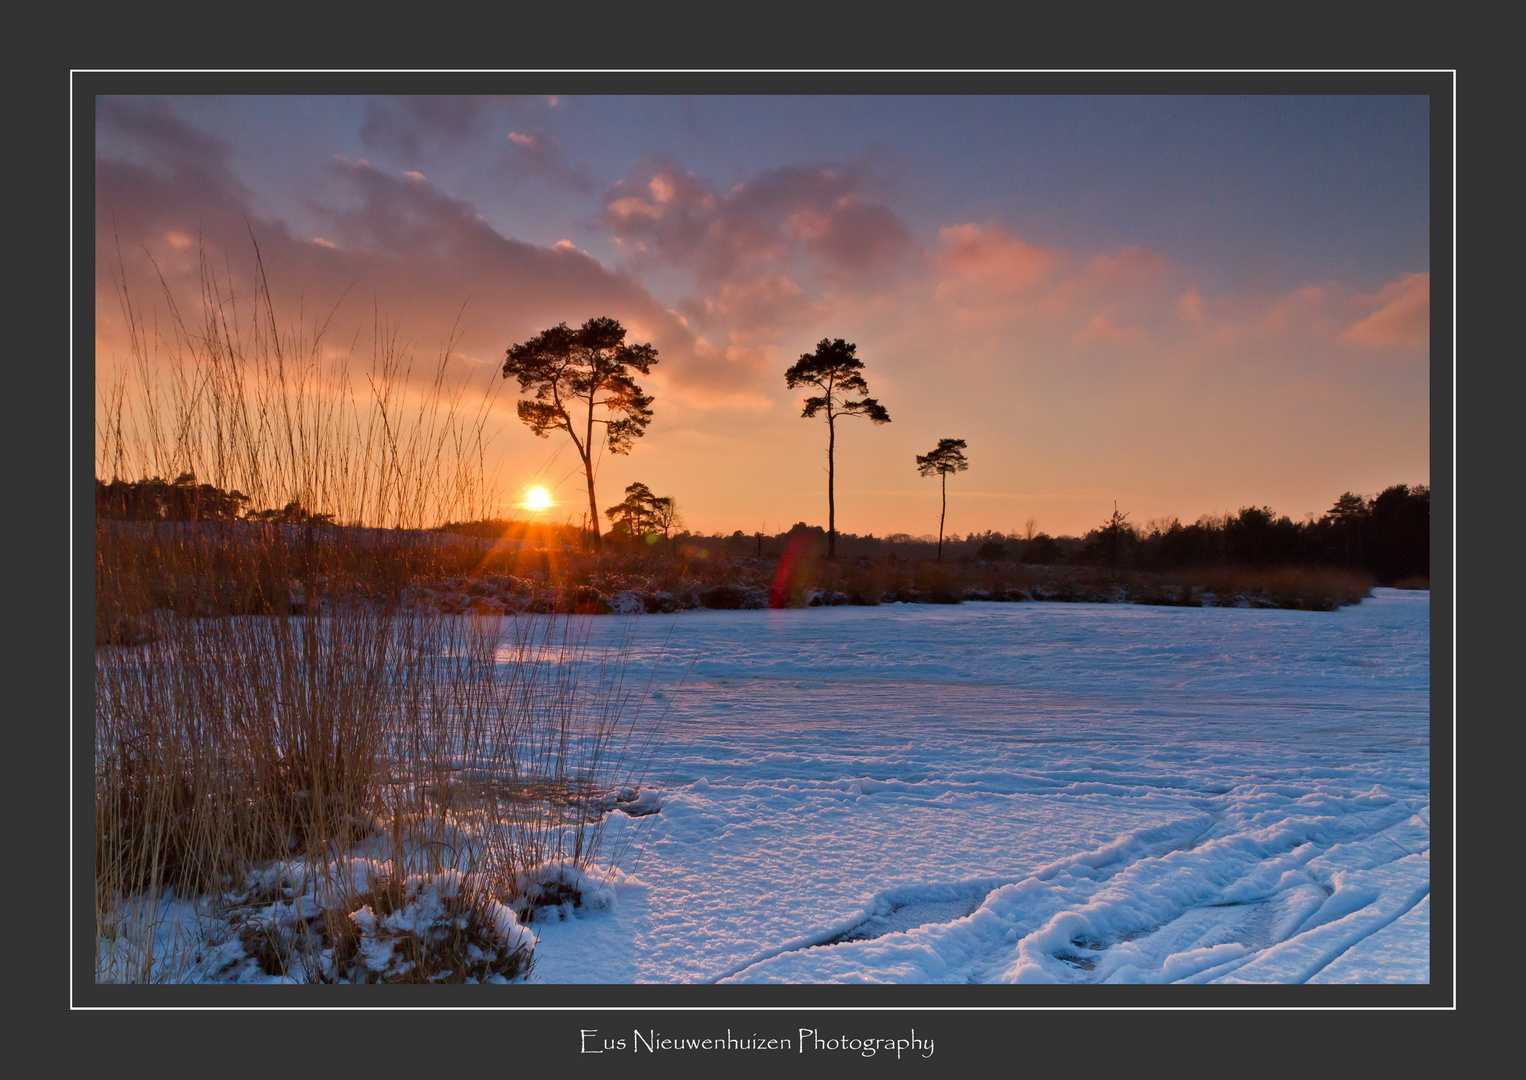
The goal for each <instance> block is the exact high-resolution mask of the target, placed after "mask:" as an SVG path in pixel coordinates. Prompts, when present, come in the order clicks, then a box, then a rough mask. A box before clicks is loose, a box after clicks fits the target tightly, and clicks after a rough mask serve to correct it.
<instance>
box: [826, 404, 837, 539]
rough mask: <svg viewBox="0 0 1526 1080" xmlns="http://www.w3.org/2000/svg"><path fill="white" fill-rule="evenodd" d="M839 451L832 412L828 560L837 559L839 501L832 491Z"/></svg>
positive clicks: (829, 446) (828, 455)
mask: <svg viewBox="0 0 1526 1080" xmlns="http://www.w3.org/2000/svg"><path fill="white" fill-rule="evenodd" d="M836 449H837V424H836V421H835V418H834V417H833V416H832V414H831V412H830V411H829V412H828V413H827V558H829V559H835V558H837V501H836V496H835V494H834V492H833V490H832V484H833V480H834V479H835V478H836V473H835V464H834V462H833V460H832V456H833V453H834V452H835V451H836Z"/></svg>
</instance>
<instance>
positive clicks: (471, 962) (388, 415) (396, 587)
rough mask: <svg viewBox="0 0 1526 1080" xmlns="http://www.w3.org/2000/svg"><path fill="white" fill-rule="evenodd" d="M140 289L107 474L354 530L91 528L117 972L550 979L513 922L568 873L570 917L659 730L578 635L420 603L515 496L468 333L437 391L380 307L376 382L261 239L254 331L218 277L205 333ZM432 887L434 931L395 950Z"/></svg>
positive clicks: (102, 928)
mask: <svg viewBox="0 0 1526 1080" xmlns="http://www.w3.org/2000/svg"><path fill="white" fill-rule="evenodd" d="M118 268H119V271H120V263H119V267H118ZM125 281H126V278H125V274H122V275H120V276H119V277H118V293H119V296H120V298H121V302H122V311H123V315H124V321H125V324H126V325H127V327H128V330H129V341H130V348H129V357H128V362H127V364H126V365H125V367H123V368H121V369H119V370H118V371H117V373H116V374H115V375H110V374H108V375H106V376H105V377H103V379H102V380H101V383H100V395H99V396H100V408H99V410H98V429H97V453H98V460H97V466H98V474H99V475H102V476H107V477H112V478H117V477H121V478H135V477H149V476H171V477H173V476H178V475H181V474H184V473H190V474H193V475H194V476H195V477H197V479H198V480H200V481H202V482H209V483H212V484H214V485H216V486H217V487H219V488H222V489H224V490H229V491H233V490H237V491H239V492H241V493H242V494H244V495H247V496H248V497H249V499H250V505H251V506H253V507H261V506H282V505H288V504H291V503H295V504H297V505H298V506H300V507H302V508H305V509H306V511H307V512H309V513H310V514H322V515H327V516H328V518H330V519H331V520H332V522H333V524H330V523H327V522H326V521H325V520H324V519H318V518H312V517H308V518H306V519H305V520H302V519H299V520H298V521H297V522H296V523H288V524H281V525H272V524H255V523H251V522H246V521H239V522H151V523H140V522H116V521H100V520H98V521H97V523H96V530H95V546H96V597H97V642H98V645H99V646H100V647H98V648H97V651H96V661H95V664H96V702H95V748H94V750H95V808H96V812H95V817H96V820H95V830H94V831H95V849H96V860H95V865H96V910H97V925H98V935H97V937H98V942H99V947H98V956H97V977H98V978H101V979H112V980H130V981H142V982H156V981H170V980H177V979H185V978H218V977H225V976H227V975H228V974H229V972H230V971H232V970H233V968H234V967H236V966H237V965H238V964H243V965H244V967H246V968H247V967H248V965H249V964H253V965H254V966H255V968H257V969H258V971H259V972H261V973H263V974H264V975H267V976H277V977H286V978H294V979H305V980H312V979H322V980H334V981H378V980H380V981H462V980H464V979H471V980H475V981H482V980H485V979H488V978H502V977H514V976H518V975H523V974H525V972H526V971H527V970H528V968H529V963H530V952H529V948H530V946H531V944H532V943H533V939H530V938H528V936H527V935H524V934H522V933H521V932H520V930H519V929H518V928H516V927H515V926H514V925H513V924H514V922H515V917H516V916H513V915H509V914H506V912H511V911H516V910H517V912H518V917H528V916H529V915H530V914H531V913H532V911H533V908H534V906H535V902H536V899H537V897H541V896H542V894H545V893H546V892H547V890H551V891H552V892H556V891H557V888H558V886H557V881H558V880H559V882H560V893H559V895H558V897H557V898H558V899H567V898H568V896H569V890H570V893H571V894H574V895H572V896H571V898H572V899H576V897H575V892H576V883H577V881H579V880H580V875H581V874H582V872H583V871H584V870H585V869H590V868H595V867H596V866H597V865H599V860H600V859H601V857H604V856H607V855H608V854H609V853H606V852H603V851H601V836H602V831H603V830H602V822H603V819H604V814H605V813H606V812H607V811H608V809H609V806H610V800H611V796H610V794H609V793H610V792H611V791H618V790H619V789H620V788H622V787H625V786H629V785H630V784H632V783H637V782H639V767H640V762H641V761H642V760H644V756H643V755H644V754H645V752H646V751H647V750H648V749H649V747H648V746H647V745H646V744H645V742H644V740H645V739H646V738H648V737H649V736H650V734H651V732H652V730H654V729H651V728H643V727H641V726H640V725H639V724H638V720H639V709H638V708H635V707H633V705H632V701H631V698H632V695H631V694H630V692H629V691H628V690H627V688H626V686H625V684H624V675H623V666H622V663H621V659H620V656H619V655H616V656H615V657H614V658H613V660H611V659H610V658H609V657H607V656H603V655H597V656H596V655H592V654H590V652H589V650H588V649H587V648H586V643H585V640H584V638H583V637H582V636H581V635H580V633H579V631H578V628H577V624H576V623H575V622H574V621H571V620H566V619H563V620H560V621H558V620H555V619H538V620H536V619H529V620H521V621H519V622H513V621H510V622H505V621H503V620H501V619H500V618H498V617H480V616H457V615H445V614H441V613H439V612H438V611H434V610H430V609H429V608H428V607H427V606H425V605H419V604H417V603H415V602H414V601H415V600H416V594H417V587H418V584H419V582H421V581H423V580H426V579H429V578H430V577H432V576H437V575H438V574H439V573H440V572H441V570H442V569H443V568H444V565H445V564H446V563H448V562H449V561H450V560H453V559H459V557H460V556H459V553H458V552H452V551H450V550H449V548H448V547H447V546H443V545H442V544H440V543H439V542H438V537H437V535H436V534H430V533H427V532H424V531H422V530H424V529H425V528H427V527H428V526H429V525H431V524H434V523H437V522H443V521H446V520H449V519H451V518H452V517H456V518H472V517H480V516H482V511H483V507H484V506H486V505H487V503H488V502H489V501H490V500H489V496H490V494H491V492H490V491H489V490H488V488H487V485H486V484H485V483H484V478H483V475H482V463H483V447H484V427H485V420H486V418H487V416H488V410H489V408H490V394H484V395H482V397H481V398H473V397H472V396H471V395H470V394H469V393H468V387H467V385H466V383H465V382H464V381H452V380H451V379H450V378H449V377H448V371H449V362H448V361H449V356H450V351H451V348H452V344H453V342H447V343H446V345H445V347H444V349H443V350H442V353H441V356H440V359H439V361H438V363H437V364H436V365H435V366H434V368H433V370H432V371H430V372H427V373H425V375H424V377H423V378H422V379H415V377H414V370H413V363H412V354H411V352H410V351H409V350H407V349H405V348H404V347H403V346H402V345H401V344H400V341H399V338H398V336H397V334H396V332H395V331H394V330H391V329H388V328H387V327H385V326H384V325H383V323H382V320H381V319H380V318H379V317H378V318H377V319H376V320H375V322H374V325H373V331H374V332H373V353H372V359H371V364H370V369H369V372H368V373H367V375H366V378H365V390H364V393H362V392H361V391H360V389H359V387H357V386H356V385H355V384H354V383H353V382H352V379H351V377H350V375H349V374H348V372H349V370H350V367H351V362H350V361H351V358H350V357H348V356H337V357H333V356H330V355H329V354H328V352H327V350H326V346H325V345H324V332H325V328H324V326H322V325H319V326H316V327H314V328H311V329H310V330H307V331H304V330H303V329H302V328H301V327H296V328H292V327H283V326H282V325H281V324H280V322H279V320H278V318H277V314H276V309H275V304H274V302H273V301H272V299H271V295H270V290H269V287H268V284H267V282H266V280H265V277H264V269H263V266H262V265H261V264H260V261H259V258H258V249H257V248H256V250H255V273H254V281H255V286H254V289H255V295H256V301H257V302H256V304H255V305H254V307H253V309H252V310H251V311H241V310H240V308H239V305H238V303H237V301H236V298H235V295H234V292H233V289H232V288H231V286H230V285H229V284H228V283H227V282H226V281H225V280H220V279H219V278H218V277H217V276H216V275H215V274H214V273H213V272H212V270H211V268H210V267H209V266H208V264H207V263H206V261H205V259H204V260H203V265H202V277H201V282H202V288H201V296H200V309H201V312H200V313H201V319H200V321H199V323H198V324H197V325H196V326H195V327H192V326H191V325H190V324H189V323H188V321H187V320H186V319H185V318H184V317H183V316H182V314H181V309H180V308H179V307H178V306H177V304H176V302H175V298H174V297H173V296H172V295H171V292H170V289H169V287H168V286H167V285H165V286H164V287H163V296H162V305H161V306H162V308H163V309H165V310H166V311H167V312H168V318H167V327H168V329H167V331H165V332H163V333H161V332H159V331H157V330H155V331H150V329H149V327H150V325H151V322H150V320H149V319H147V318H146V317H145V315H144V313H143V311H142V310H140V309H139V308H138V307H136V306H135V305H134V303H133V302H132V298H131V296H130V294H129V291H128V289H127V287H126V284H125ZM161 281H162V279H161ZM615 854H618V853H615ZM604 865H609V862H608V859H607V858H606V859H605V862H604ZM548 867H549V868H550V869H549V870H548V869H546V868H548ZM537 868H540V869H537ZM442 875H443V876H442ZM552 879H556V880H552ZM431 890H432V891H431ZM426 893H428V895H429V897H430V898H432V900H433V901H434V902H436V907H439V908H440V912H443V913H444V914H443V915H440V912H437V913H436V914H437V915H440V918H438V919H437V920H436V922H437V923H438V925H437V926H436V927H435V931H431V933H429V934H425V933H423V932H421V931H418V930H417V927H414V928H413V929H411V930H408V931H406V932H404V931H400V930H397V929H396V926H397V925H398V922H397V916H398V914H399V912H400V911H401V910H402V909H403V908H404V906H406V905H407V904H410V903H414V902H422V899H421V898H424V897H425V894H426ZM442 898H443V899H442ZM175 900H180V901H184V902H187V903H190V902H193V901H194V903H193V907H194V908H195V910H196V913H197V915H196V918H202V919H203V922H204V921H205V919H206V918H212V919H213V921H214V922H216V921H218V920H221V921H220V923H219V925H222V926H223V927H224V928H226V927H235V928H237V933H236V934H235V935H234V937H233V938H232V939H231V940H224V941H222V942H221V943H219V941H218V940H217V939H216V936H215V935H214V936H213V937H212V938H208V937H207V936H206V934H205V933H201V932H199V931H197V930H195V929H194V927H193V926H192V924H194V923H195V921H196V919H195V918H193V919H192V920H191V922H190V923H187V922H185V920H181V922H180V923H178V924H177V925H178V926H180V928H181V932H182V935H183V937H184V938H185V940H184V941H180V942H176V941H174V940H173V937H174V935H173V934H171V935H168V936H167V935H166V933H165V928H166V924H165V921H164V920H165V915H164V913H165V911H166V907H165V905H166V904H167V903H170V902H172V901H175ZM441 903H443V905H444V906H443V907H440V904H441ZM304 905H305V907H304ZM442 919H443V921H441V920H442ZM368 920H369V921H368ZM410 925H411V924H410ZM387 927H392V928H393V929H390V930H387V929H385V928H387ZM440 927H444V928H446V930H445V931H440ZM452 927H453V928H454V929H451V928H452ZM368 928H369V929H368ZM436 931H440V932H436ZM198 933H200V937H198ZM368 935H369V936H368ZM378 935H380V936H378ZM223 937H224V938H227V937H228V934H227V933H224V934H223ZM383 939H385V940H383ZM494 941H496V942H497V943H498V946H499V948H498V951H497V952H496V953H495V952H494V951H493V949H492V948H490V947H489V946H490V945H491V944H492V942H494ZM379 942H380V944H379ZM383 944H384V945H385V946H386V948H382V947H381V945H383ZM219 949H220V950H221V951H220V952H219ZM230 949H231V950H232V951H231V952H230V951H229V950H230ZM209 954H210V955H212V957H213V959H214V960H216V963H213V962H212V961H211V960H209V959H208V956H209ZM230 958H231V959H230ZM379 958H380V959H379ZM383 960H385V963H383ZM246 961H247V962H246ZM209 964H210V965H211V966H209ZM217 964H221V967H218V966H217ZM230 965H231V966H230Z"/></svg>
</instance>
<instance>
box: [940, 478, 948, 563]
mask: <svg viewBox="0 0 1526 1080" xmlns="http://www.w3.org/2000/svg"><path fill="white" fill-rule="evenodd" d="M940 476H941V477H942V479H943V509H942V510H940V511H939V512H938V561H939V562H942V561H943V519H944V518H945V517H947V516H948V473H941V474H940Z"/></svg>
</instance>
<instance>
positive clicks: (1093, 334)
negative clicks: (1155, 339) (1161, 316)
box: [1071, 315, 1145, 345]
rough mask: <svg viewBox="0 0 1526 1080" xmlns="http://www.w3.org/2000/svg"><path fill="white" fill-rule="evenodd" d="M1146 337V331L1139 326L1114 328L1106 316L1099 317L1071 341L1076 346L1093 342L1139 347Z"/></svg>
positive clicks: (1094, 318)
mask: <svg viewBox="0 0 1526 1080" xmlns="http://www.w3.org/2000/svg"><path fill="white" fill-rule="evenodd" d="M1144 337H1145V332H1144V330H1143V329H1142V328H1140V327H1138V326H1128V327H1119V326H1114V325H1113V324H1112V322H1111V321H1110V320H1109V319H1108V317H1107V316H1106V315H1097V316H1094V317H1093V318H1092V321H1091V322H1089V323H1087V324H1086V327H1085V329H1082V330H1078V331H1077V332H1076V334H1075V336H1074V337H1073V338H1072V339H1071V341H1072V343H1074V344H1076V345H1085V344H1088V343H1090V342H1093V341H1111V342H1116V343H1119V344H1123V345H1137V344H1138V343H1139V342H1141V341H1143V340H1144Z"/></svg>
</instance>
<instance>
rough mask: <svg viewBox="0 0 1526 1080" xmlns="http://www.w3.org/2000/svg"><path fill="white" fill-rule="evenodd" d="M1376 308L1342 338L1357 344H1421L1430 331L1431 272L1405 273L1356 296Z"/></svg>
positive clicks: (1427, 337) (1426, 338)
mask: <svg viewBox="0 0 1526 1080" xmlns="http://www.w3.org/2000/svg"><path fill="white" fill-rule="evenodd" d="M1357 301H1358V302H1359V303H1363V304H1373V305H1376V306H1377V310H1376V311H1374V312H1373V313H1372V314H1371V315H1368V316H1367V317H1366V318H1365V319H1362V320H1361V321H1360V322H1357V323H1356V324H1354V325H1353V326H1351V327H1349V328H1348V329H1347V330H1346V332H1345V333H1343V334H1342V335H1341V340H1342V341H1354V342H1356V343H1357V344H1358V345H1370V346H1375V347H1376V346H1384V345H1423V344H1424V343H1425V342H1426V341H1427V340H1428V339H1429V336H1430V331H1431V275H1430V274H1429V273H1422V274H1405V275H1404V276H1403V277H1401V278H1399V280H1397V281H1391V282H1389V283H1388V284H1387V285H1385V286H1383V288H1382V289H1380V290H1379V291H1378V292H1377V293H1376V294H1375V295H1370V296H1361V297H1357Z"/></svg>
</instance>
